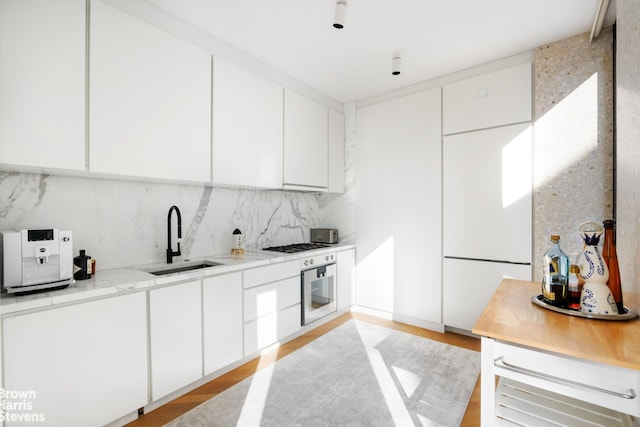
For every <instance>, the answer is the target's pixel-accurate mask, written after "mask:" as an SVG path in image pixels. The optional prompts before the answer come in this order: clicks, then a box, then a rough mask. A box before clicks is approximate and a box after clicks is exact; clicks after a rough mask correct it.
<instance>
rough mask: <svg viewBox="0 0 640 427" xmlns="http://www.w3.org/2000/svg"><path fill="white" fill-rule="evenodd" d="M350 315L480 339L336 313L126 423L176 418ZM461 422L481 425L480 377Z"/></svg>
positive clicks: (134, 425) (465, 343)
mask: <svg viewBox="0 0 640 427" xmlns="http://www.w3.org/2000/svg"><path fill="white" fill-rule="evenodd" d="M350 319H358V320H362V321H366V322H369V323H373V324H376V325H379V326H384V327H387V328H391V329H395V330H398V331H403V332H407V333H410V334H413V335H418V336H421V337H425V338H429V339H432V340H435V341H440V342H443V343H447V344H451V345H455V346H458V347H464V348H466V349H470V350H475V351H480V340H479V339H476V338H472V337H468V336H465V335H460V334H455V333H451V332H446V333H444V334H441V333H438V332H433V331H430V330H427V329H422V328H418V327H415V326H411V325H406V324H403V323H398V322H394V321H391V320H384V319H380V318H377V317H373V316H368V315H365V314H361V313H346V314H344V315H342V316H339V317H337V318H336V319H333V320H331V321H329V322H327V323H325V324H324V325H322V326H319V327H317V328H315V329H313V330H312V331H309V332H307V333H306V334H304V335H301V336H300V337H298V338H296V339H294V340H292V341H290V342H288V343H286V344H283V345H282V346H280V347H279V348H278V349H276V350H273V351H272V352H270V353H268V354H265V355H262V356H261V357H259V358H256V359H254V360H252V361H250V362H247V363H245V364H244V365H242V366H240V367H238V368H236V369H234V370H233V371H231V372H228V373H226V374H224V375H222V376H220V377H218V378H216V379H214V380H213V381H211V382H209V383H207V384H205V385H203V386H201V387H199V388H197V389H195V390H193V391H191V392H190V393H187V394H185V395H184V396H181V397H179V398H177V399H175V400H173V401H171V402H169V403H167V404H166V405H164V406H161V407H159V408H157V409H155V410H153V411H151V412H149V413H147V414H144V415H142V416H140V417H139V418H138V419H137V420H135V421H133V422H131V423H129V424H127V426H128V427H147V426H153V427H157V426H162V425H163V424H165V423H167V422H169V421H171V420H173V419H175V418H178V417H179V416H180V415H182V414H184V413H185V412H187V411H189V410H190V409H192V408H194V407H196V406H197V405H199V404H200V403H202V402H205V401H206V400H209V399H210V398H212V397H213V396H215V395H217V394H218V393H221V392H222V391H224V390H226V389H227V388H229V387H231V386H233V385H234V384H236V383H238V382H240V381H242V380H244V379H245V378H247V377H248V376H251V375H252V374H254V373H255V372H256V371H258V370H260V369H262V368H264V367H266V366H269V365H271V364H273V363H275V362H276V361H277V360H278V359H280V358H282V357H284V356H286V355H287V354H289V353H291V352H293V351H295V350H297V349H299V348H300V347H302V346H304V345H305V344H308V343H310V342H311V341H313V340H314V339H316V338H318V337H319V336H322V335H324V334H326V333H327V332H329V331H330V330H332V329H334V328H336V327H338V326H340V325H341V324H343V323H345V322H347V321H348V320H350ZM462 426H464V427H476V426H477V427H479V426H480V379H478V382H477V383H476V386H475V389H474V390H473V394H472V395H471V400H470V401H469V406H468V407H467V412H466V413H465V415H464V419H463V420H462Z"/></svg>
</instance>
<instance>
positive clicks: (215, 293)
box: [202, 272, 243, 375]
mask: <svg viewBox="0 0 640 427" xmlns="http://www.w3.org/2000/svg"><path fill="white" fill-rule="evenodd" d="M202 324H203V336H204V374H205V375H209V374H211V373H213V372H215V371H216V370H218V369H221V368H223V367H225V366H227V365H229V364H231V363H233V362H235V361H236V360H239V359H242V344H243V343H242V273H241V272H237V273H231V274H225V275H222V276H215V277H208V278H206V279H204V280H203V281H202Z"/></svg>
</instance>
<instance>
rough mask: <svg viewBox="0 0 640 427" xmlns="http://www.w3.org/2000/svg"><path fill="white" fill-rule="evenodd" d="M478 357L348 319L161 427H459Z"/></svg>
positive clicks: (478, 365)
mask: <svg viewBox="0 0 640 427" xmlns="http://www.w3.org/2000/svg"><path fill="white" fill-rule="evenodd" d="M479 373H480V353H478V352H476V351H471V350H466V349H463V348H459V347H455V346H451V345H448V344H443V343H440V342H437V341H433V340H430V339H427V338H422V337H418V336H415V335H411V334H407V333H404V332H399V331H394V330H392V329H388V328H384V327H380V326H377V325H372V324H370V323H367V322H363V321H359V320H349V321H348V322H346V323H344V324H343V325H341V326H339V327H337V328H336V329H334V330H332V331H330V332H328V333H326V334H325V335H323V336H321V337H319V338H317V339H316V340H314V341H312V342H311V343H309V344H307V345H305V346H304V347H301V348H300V349H298V350H296V351H295V352H293V353H291V354H289V355H288V356H286V357H284V358H282V359H280V360H279V361H278V362H276V363H275V364H273V365H271V366H269V367H266V368H264V369H262V370H260V371H258V372H257V373H255V374H254V375H252V376H251V377H249V378H246V379H245V380H244V381H241V382H240V383H238V384H236V385H234V386H233V387H231V388H229V389H227V390H225V391H224V392H222V393H220V394H218V395H217V396H215V397H213V398H211V399H210V400H208V401H206V402H204V403H202V404H201V405H199V406H197V407H196V408H194V409H192V410H191V411H189V412H187V413H185V414H184V415H182V416H181V417H179V418H177V419H175V420H174V421H172V422H170V423H169V424H167V426H170V427H181V426H189V427H194V426H196V427H197V426H247V427H253V426H412V425H417V426H441V425H442V426H459V425H460V423H461V421H462V418H463V416H464V413H465V410H466V407H467V404H468V403H469V398H470V397H471V393H472V392H473V388H474V386H475V384H476V381H477V379H478V375H479Z"/></svg>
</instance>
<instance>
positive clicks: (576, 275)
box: [567, 253, 584, 310]
mask: <svg viewBox="0 0 640 427" xmlns="http://www.w3.org/2000/svg"><path fill="white" fill-rule="evenodd" d="M579 256H580V254H578V253H570V254H569V301H568V304H567V305H568V307H569V308H570V309H571V310H580V294H581V293H582V285H583V284H584V280H582V278H581V277H580V267H579V266H578V259H579Z"/></svg>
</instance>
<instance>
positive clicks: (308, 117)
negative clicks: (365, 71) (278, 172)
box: [284, 89, 329, 190]
mask: <svg viewBox="0 0 640 427" xmlns="http://www.w3.org/2000/svg"><path fill="white" fill-rule="evenodd" d="M284 95H285V96H284V184H285V188H287V186H291V188H297V189H304V188H305V187H306V188H307V189H309V190H314V189H315V190H318V189H325V190H326V188H327V186H328V184H329V182H328V173H329V171H328V162H329V139H328V133H329V119H328V114H329V109H328V108H327V107H325V106H323V105H320V104H318V103H317V102H314V101H312V100H310V99H308V98H306V97H304V96H301V95H298V94H297V93H295V92H292V91H290V90H288V89H285V91H284Z"/></svg>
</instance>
